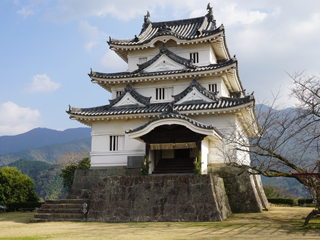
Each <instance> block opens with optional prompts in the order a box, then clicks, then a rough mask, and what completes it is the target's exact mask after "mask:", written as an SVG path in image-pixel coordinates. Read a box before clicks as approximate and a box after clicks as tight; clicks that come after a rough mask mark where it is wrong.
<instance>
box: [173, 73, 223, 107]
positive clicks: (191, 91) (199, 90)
mask: <svg viewBox="0 0 320 240" xmlns="http://www.w3.org/2000/svg"><path fill="white" fill-rule="evenodd" d="M216 94H217V93H213V92H210V91H208V90H207V89H205V88H204V87H202V86H201V85H200V83H198V82H197V80H196V79H195V78H193V80H192V81H191V83H190V85H189V86H188V87H187V88H186V89H185V90H183V91H182V92H181V93H179V94H177V95H175V96H172V97H173V98H174V101H173V102H174V104H184V103H190V102H207V103H208V102H216V101H217V98H216Z"/></svg>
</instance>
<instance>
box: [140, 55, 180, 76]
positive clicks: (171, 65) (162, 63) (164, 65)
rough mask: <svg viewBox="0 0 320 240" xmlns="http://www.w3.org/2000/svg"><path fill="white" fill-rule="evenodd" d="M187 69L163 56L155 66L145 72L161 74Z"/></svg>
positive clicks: (152, 65)
mask: <svg viewBox="0 0 320 240" xmlns="http://www.w3.org/2000/svg"><path fill="white" fill-rule="evenodd" d="M182 69H186V66H184V65H182V64H179V63H177V62H175V61H173V60H172V59H170V58H169V57H168V56H167V55H162V56H161V57H159V58H158V59H157V60H156V61H155V62H154V63H153V64H151V65H150V66H149V67H147V68H146V69H144V70H143V71H144V72H160V71H170V70H182Z"/></svg>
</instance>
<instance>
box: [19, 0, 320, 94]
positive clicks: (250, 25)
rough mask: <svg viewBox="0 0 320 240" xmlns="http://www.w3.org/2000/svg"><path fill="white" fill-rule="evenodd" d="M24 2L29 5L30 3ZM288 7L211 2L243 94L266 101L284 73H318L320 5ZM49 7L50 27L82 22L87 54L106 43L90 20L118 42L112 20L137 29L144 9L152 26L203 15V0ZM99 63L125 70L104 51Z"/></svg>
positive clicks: (76, 0) (311, 1)
mask: <svg viewBox="0 0 320 240" xmlns="http://www.w3.org/2000/svg"><path fill="white" fill-rule="evenodd" d="M30 1H32V2H33V3H34V4H35V0H29V3H30ZM37 1H39V2H40V0H37ZM21 2H22V1H21ZM288 2H289V1H279V0H259V1H243V0H215V1H211V6H212V7H213V12H214V18H215V19H216V21H217V25H218V26H219V25H220V24H221V23H223V24H224V26H225V30H226V41H227V46H228V49H229V51H230V54H231V55H234V54H236V55H237V58H238V60H239V75H240V78H241V80H242V81H243V86H244V87H245V88H246V89H248V91H249V92H251V91H255V93H256V96H257V97H258V98H261V99H265V98H268V97H270V93H269V91H267V90H269V89H277V88H278V87H279V84H282V85H283V86H287V85H286V83H287V81H288V80H289V78H288V76H287V75H286V74H285V72H289V73H292V72H295V71H302V70H305V69H307V71H308V72H310V73H317V72H318V71H319V70H318V68H319V58H318V56H317V54H316V53H317V52H319V51H320V45H319V42H320V11H319V9H320V1H319V0H308V1H301V0H291V1H290V7H288ZM51 3H52V4H48V5H46V9H44V11H41V12H42V14H43V17H44V18H45V19H47V20H50V21H55V22H61V21H72V20H75V19H76V20H78V19H80V20H82V21H81V22H80V24H79V26H78V28H79V31H80V32H81V33H82V34H83V35H84V36H85V38H86V42H85V49H86V50H87V51H90V50H92V49H93V47H94V46H97V45H99V48H100V44H101V46H102V43H104V42H105V40H107V39H108V38H107V36H106V34H104V35H103V33H102V32H101V31H99V29H97V28H96V27H93V26H90V24H89V22H90V21H91V20H92V22H93V21H97V18H101V21H103V22H107V23H108V24H106V26H107V28H105V29H104V31H109V32H112V34H113V37H115V38H118V36H119V35H120V33H119V35H118V34H114V33H117V32H120V31H121V30H120V29H119V27H120V26H121V24H124V23H121V22H120V23H119V25H118V23H117V22H116V21H117V20H119V21H130V22H131V21H133V22H135V21H136V19H134V18H139V19H140V21H141V24H142V22H143V15H145V14H146V11H147V10H149V12H150V13H151V18H150V20H151V21H155V22H156V21H163V20H174V19H181V18H188V17H198V16H203V15H204V14H205V13H206V12H207V10H206V6H207V3H208V0H197V1H195V0H162V1H150V0H136V1H132V0H118V1H111V0H90V1H87V0H58V1H51ZM29 5H30V4H29ZM33 7H34V6H33ZM33 9H35V8H33ZM102 18H105V19H102ZM88 19H90V21H89V20H88ZM132 19H134V20H132ZM130 22H129V23H130ZM129 23H128V24H129ZM96 26H99V25H96ZM139 30H140V29H129V30H128V29H126V32H125V34H124V32H123V31H122V32H121V35H122V36H124V37H123V38H131V37H133V36H134V35H135V34H138V33H139ZM119 38H120V37H119ZM95 49H98V47H95ZM101 49H103V48H101ZM97 55H98V54H97ZM100 63H101V64H102V65H103V66H104V67H105V69H107V71H109V72H116V71H123V70H124V69H126V64H125V62H124V61H123V60H122V59H121V58H120V57H118V56H117V55H116V54H114V53H113V52H111V51H110V50H108V51H107V52H106V54H105V55H104V57H103V58H102V60H101V62H100Z"/></svg>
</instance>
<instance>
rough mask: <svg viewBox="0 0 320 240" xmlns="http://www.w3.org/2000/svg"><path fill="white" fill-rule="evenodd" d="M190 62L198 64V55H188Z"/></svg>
mask: <svg viewBox="0 0 320 240" xmlns="http://www.w3.org/2000/svg"><path fill="white" fill-rule="evenodd" d="M190 60H192V62H193V63H199V53H197V52H195V53H190Z"/></svg>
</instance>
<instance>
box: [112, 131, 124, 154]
mask: <svg viewBox="0 0 320 240" xmlns="http://www.w3.org/2000/svg"><path fill="white" fill-rule="evenodd" d="M109 137H110V146H109V150H110V151H113V152H114V151H119V150H123V146H124V136H119V135H114V136H109Z"/></svg>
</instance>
